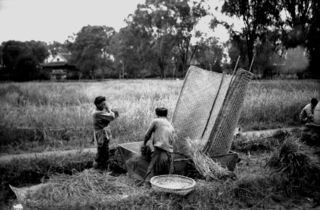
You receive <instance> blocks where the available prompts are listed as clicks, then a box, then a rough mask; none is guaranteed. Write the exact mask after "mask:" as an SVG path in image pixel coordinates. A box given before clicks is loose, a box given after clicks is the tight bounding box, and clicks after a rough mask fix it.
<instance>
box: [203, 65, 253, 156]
mask: <svg viewBox="0 0 320 210" xmlns="http://www.w3.org/2000/svg"><path fill="white" fill-rule="evenodd" d="M251 78H252V73H250V72H248V71H246V70H243V69H239V70H238V71H237V73H236V75H235V78H234V80H233V81H232V83H231V86H230V88H229V90H228V93H227V96H226V98H225V101H224V103H223V106H222V107H221V109H220V110H219V114H218V116H217V119H216V121H215V124H214V126H213V127H212V130H211V133H210V136H209V141H207V145H206V146H205V148H204V151H205V152H206V153H207V154H209V155H210V156H211V157H212V156H216V155H223V154H227V153H228V152H229V151H230V148H231V144H232V141H233V131H234V130H235V128H236V126H237V124H238V121H239V118H240V114H241V108H242V106H243V102H244V99H245V96H246V91H247V88H248V84H249V82H250V80H251Z"/></svg>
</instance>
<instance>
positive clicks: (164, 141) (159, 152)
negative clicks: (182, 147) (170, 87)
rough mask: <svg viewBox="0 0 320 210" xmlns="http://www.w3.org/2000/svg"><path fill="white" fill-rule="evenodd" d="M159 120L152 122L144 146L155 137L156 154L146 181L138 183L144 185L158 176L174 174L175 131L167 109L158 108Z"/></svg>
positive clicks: (154, 153) (153, 155) (152, 159)
mask: <svg viewBox="0 0 320 210" xmlns="http://www.w3.org/2000/svg"><path fill="white" fill-rule="evenodd" d="M155 112H156V115H157V118H156V119H154V120H152V122H151V124H150V126H149V128H148V130H147V132H146V133H145V139H144V143H143V145H144V146H145V145H146V144H147V142H148V141H149V139H150V138H151V136H152V137H153V146H154V152H153V154H152V158H151V162H150V164H149V167H148V170H147V174H146V175H145V177H144V179H143V180H142V181H141V182H140V183H138V185H142V184H143V183H144V181H145V180H146V179H147V178H151V177H153V176H156V175H162V174H170V173H172V172H173V164H172V163H173V157H172V153H173V142H174V136H175V131H174V128H173V126H172V124H171V123H170V122H169V121H168V119H167V115H168V110H167V109H166V108H156V110H155Z"/></svg>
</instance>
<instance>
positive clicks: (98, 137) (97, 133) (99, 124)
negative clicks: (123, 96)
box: [92, 96, 117, 172]
mask: <svg viewBox="0 0 320 210" xmlns="http://www.w3.org/2000/svg"><path fill="white" fill-rule="evenodd" d="M94 104H95V106H96V109H95V110H94V111H93V113H92V119H93V129H94V135H93V138H94V141H95V142H97V154H96V157H95V160H94V162H93V170H95V171H98V172H103V171H107V170H108V161H109V141H110V139H111V130H110V126H109V123H110V122H111V121H113V120H114V119H115V118H116V117H117V116H116V114H115V113H114V112H113V111H112V110H111V108H110V106H108V105H107V103H106V98H105V97H103V96H98V97H96V98H95V100H94Z"/></svg>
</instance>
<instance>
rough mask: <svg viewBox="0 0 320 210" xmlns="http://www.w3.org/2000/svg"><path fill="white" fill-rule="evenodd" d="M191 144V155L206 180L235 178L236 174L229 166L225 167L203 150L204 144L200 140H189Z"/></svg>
mask: <svg viewBox="0 0 320 210" xmlns="http://www.w3.org/2000/svg"><path fill="white" fill-rule="evenodd" d="M187 141H188V142H189V145H190V149H189V150H190V153H189V154H190V156H191V159H192V161H193V163H194V166H195V168H196V169H197V171H198V172H199V173H200V174H201V175H202V176H203V177H204V178H205V179H206V180H216V181H219V180H222V179H228V178H235V174H234V173H232V172H231V171H229V170H228V169H227V168H223V167H222V166H221V165H220V164H219V163H217V162H215V161H214V160H213V159H212V158H210V157H209V156H208V155H206V154H205V153H204V152H203V151H202V148H203V147H202V146H201V145H200V144H199V143H198V142H200V141H191V140H187Z"/></svg>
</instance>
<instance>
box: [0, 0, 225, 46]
mask: <svg viewBox="0 0 320 210" xmlns="http://www.w3.org/2000/svg"><path fill="white" fill-rule="evenodd" d="M209 2H216V3H217V2H219V1H218V0H214V1H213V0H209ZM220 2H221V1H220ZM143 3H145V0H114V1H111V0H0V43H2V42H4V41H8V40H17V41H30V40H35V41H44V42H47V43H50V42H51V43H52V42H53V41H58V42H60V43H63V42H64V41H65V40H67V39H68V36H70V35H73V34H76V33H77V32H78V31H80V30H81V28H82V27H83V26H87V25H105V26H110V27H113V28H114V29H115V30H116V31H119V29H120V28H122V27H124V26H125V25H126V24H125V22H124V19H125V18H126V17H127V16H128V15H129V14H132V13H133V12H134V11H135V9H136V8H137V5H138V4H143ZM216 3H214V4H216ZM211 4H213V3H211ZM214 6H215V5H211V7H212V8H214ZM208 22H209V19H208V18H206V19H205V20H204V21H202V22H201V23H200V24H199V26H198V27H197V29H200V30H202V31H204V32H208V33H209V36H217V37H219V38H220V41H221V42H224V41H226V40H227V39H228V38H229V36H228V34H227V32H226V30H225V29H224V28H223V27H219V28H217V29H216V31H215V32H209V31H210V30H209V26H208V25H207V24H208Z"/></svg>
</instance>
